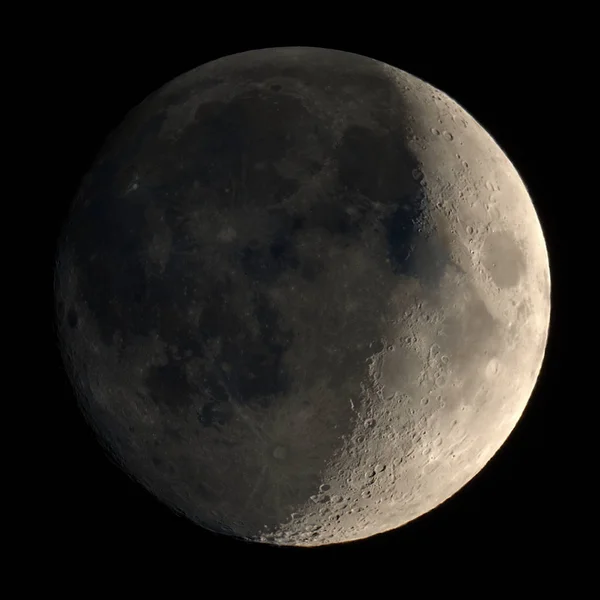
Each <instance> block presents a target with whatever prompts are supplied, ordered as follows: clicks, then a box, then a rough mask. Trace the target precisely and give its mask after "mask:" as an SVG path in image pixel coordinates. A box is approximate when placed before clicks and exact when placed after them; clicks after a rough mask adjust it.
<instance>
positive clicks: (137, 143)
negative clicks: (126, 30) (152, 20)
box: [55, 48, 550, 546]
mask: <svg viewBox="0 0 600 600" xmlns="http://www.w3.org/2000/svg"><path fill="white" fill-rule="evenodd" d="M55 286H56V299H57V319H58V328H59V332H60V337H61V348H62V352H63V356H64V359H65V363H66V364H67V367H68V371H69V374H70V377H71V380H72V382H73V384H74V387H75V388H76V390H77V395H78V399H79V403H80V406H81V408H82V410H83V412H84V414H85V415H86V418H87V419H88V421H89V422H90V424H91V425H92V426H93V427H94V428H95V430H96V431H97V433H98V436H99V438H100V440H101V441H102V443H103V444H104V445H105V447H106V448H107V449H108V450H109V451H110V452H111V453H112V455H113V456H114V457H115V459H116V460H118V461H119V463H120V464H121V465H122V467H123V468H124V469H125V470H126V471H127V472H128V473H129V474H130V475H132V476H133V477H135V478H136V479H137V480H138V481H139V482H140V483H141V484H142V485H144V486H145V487H146V488H147V489H148V490H149V491H150V492H152V493H153V494H155V495H156V496H157V497H158V498H159V499H160V500H162V501H163V502H164V503H166V504H168V505H169V506H171V507H172V508H173V509H174V510H176V511H178V512H180V513H182V514H184V515H186V516H187V517H188V518H189V519H191V520H192V521H193V522H195V523H197V524H199V525H201V526H203V527H205V528H208V529H211V530H213V531H218V532H222V533H226V534H229V535H235V536H238V537H242V538H244V539H247V540H252V541H258V542H266V543H272V544H280V545H298V546H315V545H323V544H330V543H339V542H346V541H351V540H356V539H360V538H364V537H367V536H371V535H374V534H378V533H381V532H384V531H388V530H390V529H394V528H397V527H400V526H401V525H403V524H405V523H407V522H409V521H411V520H413V519H415V518H417V517H418V516H420V515H422V514H424V513H426V512H428V511H429V510H431V509H433V508H435V507H436V506H438V505H439V504H440V503H442V502H443V501H445V500H446V499H448V498H449V497H451V496H452V495H453V494H454V493H456V492H457V491H458V490H459V489H460V488H461V487H462V486H464V485H465V484H466V483H467V482H468V481H469V480H470V479H471V478H472V477H473V476H474V475H476V474H477V473H478V472H479V471H480V470H481V469H482V468H483V467H484V465H485V464H486V463H487V462H488V461H489V459H490V458H491V457H492V456H493V455H494V453H495V452H496V451H497V450H498V449H499V447H500V446H501V445H502V444H503V443H504V441H505V440H506V439H507V437H508V435H509V434H510V432H511V431H512V429H513V428H514V426H515V424H516V423H517V421H518V419H519V418H520V416H521V414H522V412H523V410H524V408H525V406H526V404H527V401H528V399H529V397H530V395H531V392H532V390H533V387H534V385H535V382H536V379H537V376H538V374H539V371H540V368H541V364H542V360H543V356H544V350H545V344H546V338H547V331H548V323H549V312H550V277H549V266H548V257H547V252H546V246H545V242H544V238H543V234H542V230H541V227H540V224H539V221H538V219H537V216H536V213H535V210H534V207H533V204H532V202H531V200H530V198H529V195H528V193H527V190H526V188H525V186H524V184H523V182H522V181H521V179H520V177H519V175H518V173H517V172H516V170H515V168H514V166H513V165H512V164H511V162H510V161H509V159H508V158H507V157H506V156H505V154H504V153H503V152H502V150H501V149H500V148H499V147H498V145H497V144H496V143H495V142H494V140H493V139H492V138H491V137H490V136H489V135H488V134H487V133H486V132H485V131H484V130H483V128H482V127H481V126H480V125H479V124H478V123H477V122H476V121H475V120H474V119H473V118H472V117H471V116H470V115H469V114H468V113H467V112H466V111H465V110H464V109H462V108H461V107H460V106H459V105H458V104H457V103H456V102H454V101H453V100H452V99H450V98H449V97H448V96H447V95H445V94H444V93H442V92H441V91H439V90H437V89H435V88H434V87H432V86H431V85H429V84H427V83H425V82H423V81H421V80H420V79H418V78H416V77H414V76H411V75H409V74H407V73H405V72H403V71H401V70H399V69H396V68H393V67H391V66H389V65H385V64H383V63H380V62H377V61H374V60H372V59H368V58H365V57H361V56H358V55H354V54H350V53H344V52H339V51H333V50H323V49H316V48H279V49H267V50H260V51H252V52H246V53H242V54H238V55H233V56H230V57H226V58H223V59H220V60H217V61H214V62H212V63H208V64H206V65H203V66H201V67H199V68H197V69H194V70H192V71H190V72H188V73H185V74H183V75H181V76H180V77H178V78H176V79H175V80H173V81H172V82H170V83H168V84H167V85H166V86H164V87H163V88H161V89H160V90H158V91H157V92H155V93H154V94H152V95H151V96H150V97H148V98H147V99H146V100H144V102H142V103H141V104H140V105H139V106H138V107H136V108H135V109H134V110H133V111H131V113H130V114H129V115H128V116H127V118H126V119H125V121H124V122H123V124H122V125H121V126H120V127H119V128H118V129H117V130H116V131H115V132H114V133H113V134H112V135H111V136H110V138H109V139H108V140H107V142H106V145H105V147H104V148H103V150H102V151H101V152H100V155H99V156H98V158H97V160H96V162H95V164H94V166H93V167H92V169H91V170H90V172H89V173H88V174H87V175H86V177H85V178H84V180H83V182H82V185H81V189H80V191H79V193H78V196H77V198H76V200H75V202H74V203H73V207H72V210H71V212H70V214H69V218H68V220H67V222H66V224H65V227H64V229H63V232H62V234H61V238H60V242H59V247H58V253H57V266H56V279H55Z"/></svg>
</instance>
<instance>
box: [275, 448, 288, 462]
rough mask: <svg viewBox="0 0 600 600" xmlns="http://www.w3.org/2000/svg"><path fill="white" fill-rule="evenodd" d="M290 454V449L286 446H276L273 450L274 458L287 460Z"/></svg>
mask: <svg viewBox="0 0 600 600" xmlns="http://www.w3.org/2000/svg"><path fill="white" fill-rule="evenodd" d="M287 456H288V451H287V448H286V447H285V446H276V447H275V448H274V450H273V458H276V459H277V460H285V459H286V458H287Z"/></svg>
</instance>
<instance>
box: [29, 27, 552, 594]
mask: <svg viewBox="0 0 600 600" xmlns="http://www.w3.org/2000/svg"><path fill="white" fill-rule="evenodd" d="M183 37H184V36H181V38H183ZM217 37H218V36H217ZM375 37H377V36H375ZM360 38H361V36H351V35H349V36H348V40H347V41H345V42H340V41H339V40H336V39H335V36H334V37H333V38H332V37H331V36H327V35H322V36H310V35H304V36H301V35H300V36H298V35H290V36H285V35H282V36H280V37H275V36H264V35H256V36H254V37H253V36H246V38H245V39H244V40H243V41H240V42H239V43H236V44H233V43H231V41H230V40H229V41H225V42H223V41H222V42H221V43H219V42H218V41H215V38H212V39H211V41H210V43H209V42H203V41H202V36H197V38H194V39H189V38H187V39H186V41H183V40H182V39H179V38H178V36H176V35H175V36H171V38H164V37H163V36H161V35H158V34H156V35H153V34H146V35H138V34H137V33H136V32H135V30H131V31H128V32H125V33H124V32H120V33H119V34H116V33H115V34H114V35H113V34H112V32H111V31H110V30H105V31H103V33H102V35H101V36H99V37H98V38H96V37H93V36H88V35H87V34H86V33H85V32H84V33H79V34H78V35H71V34H61V35H59V36H57V37H56V38H55V39H53V41H52V42H50V43H49V44H48V46H47V48H46V50H45V51H44V52H43V53H42V54H41V56H40V60H39V61H38V64H37V69H38V70H39V71H40V72H42V73H44V74H45V77H46V79H47V80H48V81H49V82H51V86H52V87H51V89H52V94H50V98H49V103H50V105H51V107H50V110H51V111H52V113H51V114H52V120H51V123H50V124H49V127H50V131H49V134H48V136H46V138H45V139H44V140H41V141H40V145H41V147H40V152H43V153H45V155H46V156H47V157H48V161H49V166H50V173H51V175H50V176H49V177H51V179H50V185H49V189H50V190H51V195H52V198H53V199H54V200H53V203H52V211H49V215H50V216H49V219H48V222H47V226H48V228H49V229H48V230H49V231H51V236H50V244H49V250H50V251H49V253H48V256H49V257H50V263H51V262H52V251H53V244H54V242H55V239H56V235H57V233H58V230H59V227H60V224H61V221H62V219H63V217H64V215H65V212H66V209H67V207H68V204H69V202H70V201H71V199H72V198H73V196H74V195H75V193H76V190H77V187H78V184H79V181H80V178H81V176H82V175H83V174H84V173H85V171H86V170H87V169H88V168H89V166H90V164H91V162H92V160H93V158H94V155H95V154H96V152H97V151H98V150H99V148H100V146H101V144H102V142H103V140H104V138H105V136H106V135H107V134H108V133H109V132H110V131H111V130H112V129H113V128H114V127H115V126H116V125H118V123H119V122H120V121H121V119H122V118H123V117H124V116H125V114H126V113H127V111H129V110H130V109H131V108H132V107H133V106H135V105H136V104H137V103H139V102H140V101H142V100H143V98H144V97H145V96H146V95H147V94H149V93H151V92H152V91H154V90H155V89H156V88H157V87H159V86H161V85H163V84H164V83H166V82H167V81H169V80H170V79H171V78H173V77H175V76H176V75H179V74H180V73H182V72H185V71H187V70H189V69H191V68H194V67H196V66H197V65H199V64H201V63H203V62H206V61H208V60H212V59H216V58H219V57H220V56H223V55H227V54H231V53H234V52H239V51H244V50H249V49H254V48H261V47H272V46H280V45H283V46H286V45H304V46H323V47H331V48H336V49H341V50H347V51H351V52H356V53H358V54H365V55H367V56H370V57H372V58H376V59H379V60H382V61H384V62H387V63H390V64H392V65H394V66H397V67H399V68H401V69H403V70H405V71H408V72H409V73H412V74H413V75H416V76H418V77H420V78H421V79H424V80H425V81H427V82H428V83H431V84H432V85H434V86H436V87H438V88H440V89H441V90H443V91H444V92H446V93H447V94H449V95H450V96H451V97H453V98H454V99H455V100H456V101H458V103H459V104H461V105H462V106H463V107H464V108H466V110H467V111H468V112H470V113H471V114H472V115H473V116H474V117H475V119H477V120H478V121H479V122H480V123H481V124H482V125H483V127H484V128H486V129H487V130H488V131H489V133H490V134H491V135H492V136H493V137H494V138H495V139H496V141H497V142H498V143H499V145H500V146H501V147H502V148H503V149H504V151H505V152H506V154H507V155H508V156H509V158H510V159H511V160H512V162H513V163H514V164H515V166H516V168H517V170H518V171H519V173H520V174H521V176H522V178H523V180H524V181H525V183H526V185H527V187H528V189H529V191H530V194H531V197H532V199H533V202H534V204H535V207H536V209H537V211H538V215H539V217H540V220H541V223H542V227H543V229H544V232H545V235H546V237H547V242H548V246H549V251H550V260H551V269H552V281H553V292H552V293H553V297H552V301H553V314H552V323H551V331H550V338H549V343H548V348H547V353H546V359H545V362H544V365H543V370H542V374H541V376H540V379H539V381H538V383H537V386H536V388H535V391H534V394H533V397H532V398H531V401H530V403H529V405H528V407H527V409H526V411H525V413H524V415H523V417H522V419H521V420H520V422H519V423H518V425H517V427H516V429H515V430H514V432H513V433H512V435H511V436H510V438H509V440H508V441H507V442H506V444H505V445H504V446H503V447H502V448H501V450H500V451H499V452H498V453H497V454H496V456H495V457H494V458H493V459H492V461H491V462H490V463H489V464H488V465H487V467H486V468H485V469H484V470H483V471H482V472H481V473H480V474H479V475H478V476H477V477H475V478H474V479H473V480H472V481H471V482H470V483H469V484H468V485H467V486H466V487H464V488H463V489H462V490H461V491H460V492H459V493H457V494H456V495H455V496H454V497H452V498H451V499H449V500H448V501H447V502H445V503H444V504H443V505H442V506H440V507H438V508H437V509H436V510H434V511H432V512H431V513H429V514H427V515H424V516H423V517H421V518H419V519H418V520H416V521H414V522H412V523H410V524H408V525H406V526H404V527H402V528H401V529H399V530H397V531H394V532H390V533H387V534H383V535H380V536H376V537H374V538H371V539H368V540H364V541H359V542H355V543H351V544H344V545H340V546H330V547H324V548H318V549H296V548H274V547H269V546H264V545H253V544H248V543H244V542H240V541H236V540H234V539H231V538H227V537H223V536H217V535H214V534H212V533H209V532H205V531H203V530H202V529H200V528H198V527H196V526H194V525H192V524H190V523H188V522H187V521H186V520H185V519H183V518H179V517H177V516H176V515H174V514H172V513H171V512H170V511H169V510H168V509H167V508H165V507H163V506H162V505H161V504H160V503H158V502H157V501H156V500H154V499H153V498H152V497H151V496H150V495H149V494H148V493H146V492H145V491H144V490H143V489H142V488H141V487H140V486H138V485H137V484H136V483H134V482H132V481H131V480H130V479H129V478H128V477H127V476H126V475H124V474H123V473H122V472H121V471H119V470H118V468H117V467H115V466H114V465H113V464H112V463H111V462H110V461H109V460H108V459H107V458H106V456H105V455H104V453H103V451H102V449H101V448H100V446H99V445H98V444H97V442H96V441H95V439H94V437H93V434H92V433H91V431H90V430H89V429H88V427H87V425H86V424H85V423H84V421H83V418H82V417H81V416H80V414H79V412H78V410H77V407H76V404H75V400H74V397H73V395H72V393H71V391H70V387H69V384H68V382H67V381H66V378H65V375H64V372H63V370H62V367H61V362H60V357H59V354H58V350H57V348H56V345H55V344H53V347H52V356H51V365H52V381H51V384H50V385H51V390H52V403H51V405H50V410H48V411H47V413H48V414H47V419H48V429H50V430H51V431H52V436H51V438H52V439H51V440H50V441H49V442H48V444H46V446H45V448H44V455H45V456H44V464H45V465H46V466H47V473H44V475H45V476H47V478H48V480H49V483H48V484H47V485H48V486H51V487H49V488H48V496H49V504H47V506H49V507H50V508H49V509H47V510H48V511H49V514H48V515H47V516H46V517H44V520H45V521H46V522H47V525H48V527H49V528H50V532H49V533H48V535H44V543H45V545H47V546H48V558H47V560H49V561H57V562H58V563H61V564H69V565H73V564H79V563H88V564H98V565H102V568H103V569H105V570H108V571H110V568H112V566H113V565H116V564H117V563H122V564H125V565H130V566H131V569H134V570H135V569H140V571H139V572H140V573H142V572H143V573H148V572H149V570H152V569H153V568H155V567H154V566H155V565H156V568H159V566H160V567H164V566H165V565H166V564H169V565H171V567H172V568H175V569H177V568H179V567H180V566H181V565H183V564H186V565H189V564H192V565H194V564H195V565H197V566H198V565H200V564H201V565H202V566H201V568H200V567H198V568H200V569H201V571H202V572H203V577H207V576H210V574H211V570H212V569H217V568H219V567H218V565H222V564H223V563H224V561H227V562H228V563H229V562H230V561H233V563H231V564H236V565H239V564H248V565H250V566H251V568H254V567H257V568H262V567H264V568H268V575H267V574H266V573H265V572H263V571H256V578H255V579H251V580H248V584H247V585H248V586H249V587H248V590H254V589H255V588H254V585H255V584H256V586H257V587H256V589H258V586H259V584H260V581H263V579H262V578H263V577H269V578H272V576H273V573H274V571H273V569H278V568H284V569H285V568H286V567H290V568H292V567H293V568H300V569H302V571H301V573H303V574H304V575H302V577H305V578H308V579H309V580H311V578H312V577H314V575H313V571H312V570H311V569H318V568H319V566H320V565H321V567H322V566H323V565H329V566H330V567H333V568H349V567H351V565H352V564H361V565H362V567H361V569H363V568H364V577H365V578H366V579H367V580H368V579H373V580H374V581H376V580H377V579H378V576H377V575H376V571H375V569H382V568H384V566H385V565H392V566H393V565H397V566H398V568H399V569H400V568H401V567H400V566H401V565H406V564H408V561H412V560H415V559H416V560H421V561H423V562H425V563H427V562H430V563H431V564H432V565H434V564H437V563H440V562H448V561H450V560H455V561H459V562H463V561H464V564H465V565H469V564H472V563H473V561H474V560H478V559H480V558H481V557H488V556H489V557H490V558H491V557H493V560H494V561H495V563H496V564H498V565H500V566H502V565H505V564H513V563H514V561H515V560H517V559H516V556H519V557H521V559H522V560H525V561H527V560H529V558H527V557H536V559H535V560H540V559H541V558H542V557H546V556H550V555H551V554H553V553H554V552H556V551H557V547H558V544H559V542H558V540H557V537H556V533H555V531H554V528H553V527H554V525H553V513H554V511H555V510H556V507H555V506H554V504H553V498H554V494H553V489H552V488H553V472H552V469H553V464H554V463H553V460H552V458H551V456H552V450H551V444H550V440H549V432H548V429H549V415H550V411H551V407H552V405H553V398H554V397H555V396H556V394H557V393H558V389H559V388H560V381H559V377H560V374H559V365H558V343H557V340H558V339H559V338H560V337H561V334H560V332H559V328H560V325H559V322H558V321H559V320H558V314H559V312H560V308H561V298H560V296H561V293H562V292H561V289H560V286H558V285H557V281H558V280H559V279H560V272H561V269H562V268H563V267H562V266H561V256H560V255H559V252H558V244H557V234H558V220H559V217H558V214H557V211H556V203H557V191H556V190H555V189H554V186H553V178H552V177H551V176H550V174H551V173H553V171H554V170H555V169H557V168H558V164H557V163H556V161H557V160H558V157H557V156H556V155H555V154H553V150H552V148H553V132H552V128H551V127H550V128H549V127H548V122H549V115H550V114H551V113H552V112H553V111H555V110H556V107H555V106H553V105H552V104H551V103H550V104H549V103H543V102H541V101H540V98H541V97H543V96H544V95H545V94H546V93H547V88H548V86H549V85H550V83H549V80H550V72H551V70H552V69H553V68H554V64H553V61H554V57H553V54H552V43H553V42H548V41H545V40H543V39H541V38H535V37H533V38H532V37H530V36H527V37H526V38H525V37H523V38H517V37H511V39H510V43H504V44H502V46H501V47H500V46H499V45H498V44H497V43H496V41H495V39H494V35H493V34H490V36H489V38H488V37H487V36H486V35H485V32H484V35H480V37H479V38H478V40H477V42H475V41H473V43H472V44H471V43H470V41H469V40H466V41H464V40H463V45H462V47H461V46H458V45H455V44H453V43H449V42H448V41H447V42H446V43H444V44H442V43H441V42H440V45H439V46H438V47H432V46H431V45H430V44H429V43H423V44H414V43H412V44H405V45H402V44H400V43H397V40H394V41H393V42H390V43H383V42H382V43H373V42H371V43H366V42H365V43H361V41H360ZM166 39H168V42H167V41H166ZM45 144H46V145H47V147H45V146H44V145H45ZM50 263H49V266H50V267H51V266H52V264H50ZM51 304H52V301H51V299H49V303H48V307H49V308H48V315H49V319H51V318H52V317H51V313H52V306H51ZM44 414H46V413H44ZM45 510H46V509H45ZM523 557H525V558H523ZM136 572H137V571H136ZM261 573H262V574H261ZM407 576H409V574H407ZM230 577H232V578H235V574H234V573H232V574H231V575H230Z"/></svg>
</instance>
